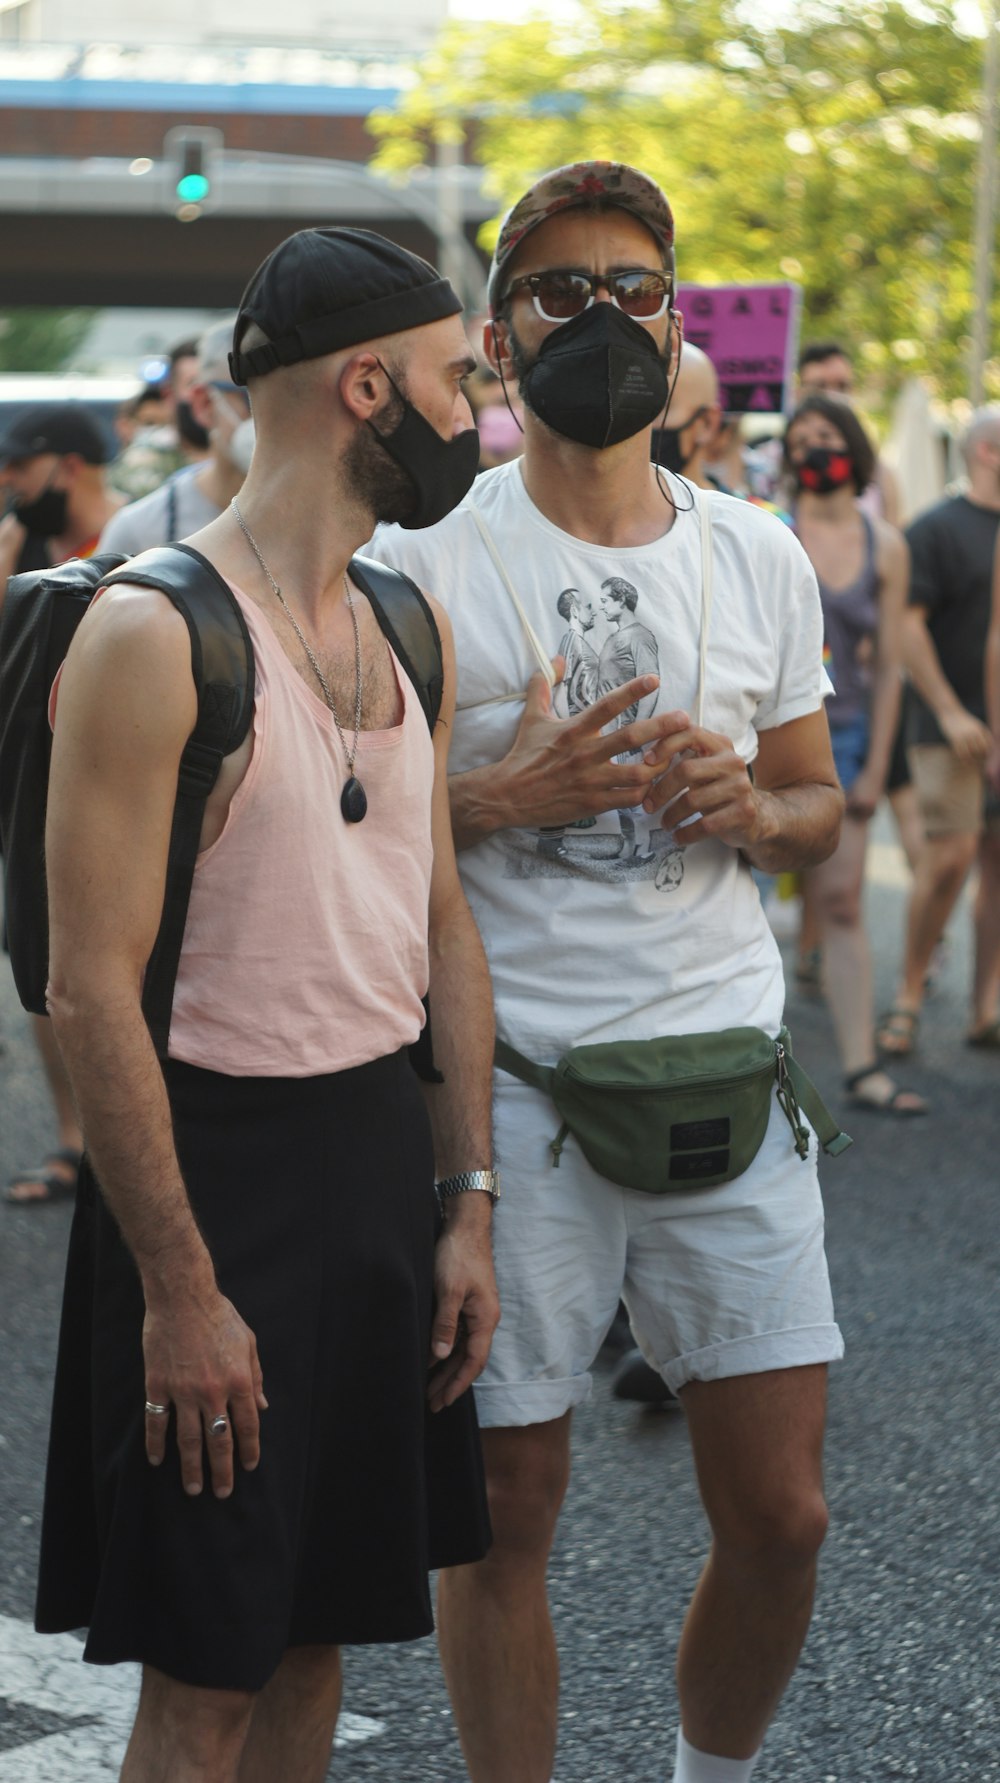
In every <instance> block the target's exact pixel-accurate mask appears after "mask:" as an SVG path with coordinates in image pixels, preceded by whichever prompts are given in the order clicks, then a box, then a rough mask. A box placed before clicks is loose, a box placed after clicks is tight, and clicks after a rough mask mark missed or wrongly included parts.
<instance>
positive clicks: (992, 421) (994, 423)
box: [962, 403, 1000, 470]
mask: <svg viewBox="0 0 1000 1783" xmlns="http://www.w3.org/2000/svg"><path fill="white" fill-rule="evenodd" d="M982 445H987V446H1000V403H991V404H990V405H989V406H988V407H987V408H982V409H977V410H976V412H975V414H974V415H973V417H972V420H971V421H970V422H969V425H968V427H967V428H966V430H965V433H964V435H963V437H962V456H963V458H964V459H965V462H966V464H967V465H968V467H969V469H970V470H971V469H972V464H973V460H974V459H975V458H977V457H978V456H979V448H980V446H982Z"/></svg>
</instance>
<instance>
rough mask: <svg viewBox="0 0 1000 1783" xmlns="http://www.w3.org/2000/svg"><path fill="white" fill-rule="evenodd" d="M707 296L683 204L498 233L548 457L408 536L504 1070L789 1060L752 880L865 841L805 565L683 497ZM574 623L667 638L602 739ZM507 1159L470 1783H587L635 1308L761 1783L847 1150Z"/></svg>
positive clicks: (574, 205) (746, 1747) (656, 199)
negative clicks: (595, 1469) (574, 1656)
mask: <svg viewBox="0 0 1000 1783" xmlns="http://www.w3.org/2000/svg"><path fill="white" fill-rule="evenodd" d="M673 290H674V257H673V224H672V218H671V213H670V208H669V206H668V204H667V201H666V199H665V197H664V195H663V193H662V192H661V191H660V190H659V188H658V187H657V186H656V185H654V184H653V182H652V181H651V180H649V179H648V178H647V177H646V176H645V175H643V174H641V173H639V172H637V171H636V170H635V169H633V168H628V167H624V166H621V165H619V164H609V163H599V162H598V163H594V162H591V163H585V164H581V165H577V166H574V167H570V168H560V169H557V170H556V171H555V172H554V173H550V174H548V175H546V176H545V177H544V178H543V179H541V180H540V181H539V182H538V183H537V184H536V185H535V186H534V187H532V189H531V190H530V191H529V192H528V193H526V194H525V196H524V197H523V198H522V199H521V200H520V201H519V203H518V204H517V205H515V207H514V209H513V211H512V212H511V213H510V214H509V216H508V217H507V218H506V220H505V222H504V224H503V226H502V228H501V232H500V236H499V240H498V245H497V251H496V255H495V257H494V262H493V267H492V269H491V274H490V285H489V297H490V306H491V313H492V322H491V324H490V325H489V326H488V327H487V330H486V345H487V351H488V353H489V354H490V357H491V359H492V361H493V363H494V365H495V366H496V368H497V369H498V371H499V372H500V373H501V374H502V375H503V377H504V379H505V381H507V382H510V381H512V380H515V379H516V380H517V383H518V387H519V390H520V394H521V398H522V400H523V403H524V408H525V421H524V427H525V451H524V456H523V458H522V459H520V460H518V461H516V462H514V463H511V464H505V465H501V466H499V467H498V468H497V469H495V470H491V471H488V472H486V473H485V474H484V475H482V476H480V477H479V478H478V479H477V481H476V483H475V485H474V486H473V488H472V490H471V491H470V493H469V495H468V496H467V497H466V500H465V501H464V502H463V503H462V504H461V506H460V507H458V508H457V509H456V510H455V511H454V512H453V513H452V514H451V515H450V516H449V517H448V518H447V519H446V520H443V521H442V522H441V523H440V524H439V525H438V526H436V527H434V528H432V529H430V530H429V531H426V532H423V533H413V532H403V531H400V530H398V529H396V528H391V529H388V530H387V531H385V532H383V533H380V535H379V537H378V541H377V546H376V551H377V554H378V555H379V556H381V557H382V558H383V559H385V560H386V561H388V562H390V563H396V564H398V565H400V566H401V567H403V568H405V569H406V570H407V571H409V573H410V574H411V575H413V576H415V577H416V578H417V579H418V580H419V581H420V582H422V583H423V584H424V586H425V587H426V588H428V589H430V590H432V591H434V593H436V594H437V595H439V596H440V597H441V598H442V599H443V600H444V601H445V603H446V605H447V607H448V610H449V614H450V617H451V620H452V624H453V626H454V629H455V638H456V647H457V657H458V706H457V711H456V717H455V730H454V737H453V741H452V749H451V776H452V778H451V796H452V820H453V826H454V830H455V834H456V838H457V841H458V844H459V847H460V848H461V850H462V854H461V856H460V860H461V868H462V877H463V881H464V884H465V888H466V891H467V893H468V896H469V900H470V903H471V905H472V908H473V912H474V914H475V916H476V918H477V920H478V922H479V925H480V928H481V931H482V934H483V937H484V940H485V943H486V949H487V954H488V957H489V960H490V965H491V970H492V974H493V982H494V989H495V996H496V1007H497V1028H498V1033H499V1035H500V1036H501V1037H502V1039H503V1040H505V1041H506V1042H507V1043H508V1044H509V1045H511V1046H513V1047H515V1048H516V1049H518V1051H519V1052H520V1053H521V1054H522V1055H523V1056H526V1057H527V1058H528V1059H530V1060H533V1061H536V1062H539V1063H541V1064H543V1065H549V1066H551V1065H553V1064H554V1063H555V1062H556V1061H557V1060H558V1059H559V1058H560V1056H561V1055H563V1054H565V1052H566V1051H567V1050H568V1049H569V1048H571V1047H574V1046H577V1045H580V1044H581V1043H589V1042H600V1041H613V1040H620V1039H627V1040H645V1039H650V1038H652V1037H655V1036H663V1035H671V1034H694V1033H707V1032H712V1031H717V1030H722V1029H726V1028H731V1027H736V1026H754V1027H757V1028H758V1029H762V1030H764V1031H765V1032H766V1033H767V1034H768V1035H770V1036H776V1035H777V1033H778V1031H779V1028H780V1025H781V1019H782V1008H783V1003H784V987H783V983H782V973H781V962H780V958H779V955H778V951H777V948H776V946H775V943H774V940H773V938H772V936H771V934H770V931H769V929H768V926H767V923H766V921H765V920H764V917H763V914H762V912H761V908H760V901H759V898H758V895H757V890H756V887H755V885H754V881H753V877H752V874H751V870H750V869H751V866H757V867H760V868H762V869H763V870H764V871H767V872H774V871H778V870H782V869H786V868H788V869H791V868H796V867H800V866H806V865H812V864H813V863H814V862H816V861H820V860H824V859H825V858H826V857H827V856H828V855H829V854H830V853H831V851H832V849H833V848H834V846H835V844H836V839H837V835H838V831H839V825H840V817H841V811H842V804H843V801H842V797H841V794H840V791H839V788H838V784H837V777H836V773H835V771H834V767H833V760H832V756H831V753H830V744H829V733H828V729H827V723H826V717H825V714H824V711H823V700H824V697H825V694H826V692H827V691H828V686H829V684H828V683H827V681H826V678H825V675H824V672H823V668H822V662H821V646H822V621H821V615H820V607H819V600H818V595H817V589H816V583H815V578H814V576H813V572H812V570H811V568H810V565H809V563H808V561H807V559H806V557H805V555H804V553H803V552H802V550H801V548H800V546H799V544H798V541H797V540H796V539H795V538H794V536H793V535H792V533H791V532H790V531H789V530H788V528H787V527H785V526H783V525H782V524H781V523H780V521H778V520H776V519H774V518H773V517H772V516H771V515H769V514H766V513H764V512H762V511H761V510H759V509H757V508H754V507H752V506H750V505H748V504H746V503H743V502H739V501H735V500H733V499H732V498H731V497H729V496H726V495H722V494H709V495H707V496H700V495H699V493H698V492H697V490H696V489H695V488H694V487H693V485H692V484H690V483H688V482H686V481H683V480H681V479H680V478H676V477H673V476H670V475H669V474H667V473H664V472H662V471H661V472H659V473H658V472H657V470H656V468H655V467H654V466H653V465H651V464H650V434H651V428H652V425H653V423H654V422H655V421H656V420H658V419H659V417H660V416H661V415H662V413H663V410H664V407H665V403H666V400H667V397H668V392H669V377H670V374H671V371H672V370H673V369H675V367H676V363H677V352H678V350H679V346H680V327H681V323H680V317H679V316H678V315H677V313H676V312H675V311H674V308H673ZM703 501H705V502H707V514H708V518H709V520H710V533H709V538H710V552H711V559H710V560H711V567H712V570H713V582H714V594H713V599H712V602H711V606H710V610H709V604H708V602H707V599H706V584H705V581H704V569H705V557H704V555H703V535H702V526H701V523H700V516H701V503H702V502H703ZM626 589H627V590H628V598H627V599H624V598H622V599H619V598H618V597H619V596H624V591H625V590H626ZM566 590H575V591H577V593H578V596H579V598H580V599H581V600H584V601H587V602H589V603H590V609H589V610H590V612H591V613H592V614H593V616H594V622H593V624H592V625H591V626H590V627H589V629H588V631H587V643H588V645H589V648H590V650H591V652H592V653H593V655H594V656H596V657H597V659H598V663H599V665H600V664H601V663H605V664H607V663H609V662H610V661H611V659H612V657H613V655H614V640H615V638H616V632H615V630H614V627H613V625H612V624H611V623H610V621H611V619H612V617H613V616H617V617H619V619H620V621H621V623H622V626H623V628H624V635H625V637H626V640H627V638H628V635H629V629H628V628H630V627H634V628H641V633H642V638H641V641H642V650H641V652H640V653H637V654H636V656H635V660H634V669H638V670H640V673H639V674H638V676H635V675H634V670H633V678H630V679H628V680H626V681H625V683H624V685H619V684H617V683H618V677H617V675H616V676H611V675H610V674H609V675H608V676H607V677H605V679H606V681H607V683H608V684H609V691H606V692H605V693H604V694H603V695H600V694H599V689H598V687H596V686H595V688H594V691H593V693H592V695H591V698H592V699H593V700H594V701H595V703H594V704H592V705H591V707H590V709H589V710H585V711H583V712H575V713H574V712H573V711H572V710H571V709H570V710H568V709H567V701H566V697H565V690H564V689H563V688H562V687H561V686H559V685H556V686H555V687H554V688H553V687H552V685H551V683H552V681H553V679H554V680H555V681H556V683H558V682H559V680H560V676H561V675H562V672H563V663H562V662H561V661H560V660H558V659H557V661H556V664H555V675H554V676H553V672H552V669H551V668H550V658H551V656H552V654H553V652H554V651H555V650H556V647H557V645H558V644H559V642H560V640H561V639H562V638H563V637H564V635H565V622H566V607H567V602H566V600H565V598H564V596H565V592H566ZM612 597H614V598H612ZM612 608H614V615H612V612H611V609H612ZM706 623H707V633H706V644H707V648H706V650H705V652H704V663H703V672H702V667H701V666H700V663H701V653H700V648H699V646H700V640H701V636H702V630H703V626H705V625H706ZM622 635H623V633H622V632H618V633H617V637H618V638H619V639H621V637H622ZM609 640H610V641H611V650H610V651H608V649H607V646H608V644H609ZM654 653H655V654H654ZM640 656H641V661H640ZM651 661H655V663H656V665H657V672H656V674H655V675H654V674H651V673H650V672H649V671H650V663H651ZM654 700H655V704H654ZM751 763H753V775H752V776H751V774H750V772H749V766H750V764H751ZM553 832H555V833H556V834H557V836H558V845H557V846H553V840H552V839H553ZM630 832H631V833H630ZM496 1123H497V1141H498V1150H499V1152H500V1155H501V1158H502V1162H503V1167H504V1171H505V1181H506V1184H507V1185H508V1189H507V1198H506V1200H505V1202H504V1203H502V1204H501V1207H500V1209H499V1210H498V1216H497V1219H496V1222H495V1246H496V1264H497V1274H498V1280H499V1285H500V1291H501V1301H502V1305H503V1316H502V1322H501V1326H500V1329H499V1331H498V1333H497V1338H496V1341H495V1343H494V1349H493V1355H492V1358H491V1361H490V1364H489V1366H488V1368H487V1370H486V1372H485V1373H484V1374H483V1376H482V1380H481V1388H480V1390H479V1391H478V1394H477V1403H478V1407H479V1413H480V1419H481V1422H482V1424H483V1425H484V1426H485V1427H486V1428H485V1432H484V1435H485V1446H486V1456H487V1468H488V1472H489V1475H490V1484H491V1501H490V1502H491V1514H492V1519H493V1529H494V1547H493V1549H492V1551H491V1553H490V1555H489V1556H488V1557H487V1559H486V1560H484V1561H483V1562H482V1563H481V1564H478V1565H476V1566H470V1567H466V1568H463V1569H461V1570H456V1571H455V1572H452V1573H448V1574H446V1575H444V1576H443V1577H442V1580H441V1590H440V1597H439V1610H440V1627H441V1646H442V1654H443V1659H444V1665H445V1669H446V1672H447V1677H448V1683H449V1687H450V1690H451V1694H452V1700H453V1702H454V1705H455V1712H456V1716H457V1720H458V1725H459V1730H460V1733H461V1738H462V1745H463V1749H464V1752H465V1756H466V1760H467V1763H468V1766H469V1772H470V1776H471V1777H472V1778H473V1780H474V1783H549V1779H550V1777H551V1776H552V1767H553V1759H554V1753H555V1743H556V1695H557V1660H556V1654H555V1647H554V1642H553V1637H552V1630H551V1625H550V1621H549V1616H548V1610H547V1604H546V1593H545V1574H546V1565H547V1560H548V1554H549V1549H550V1546H551V1542H552V1538H553V1535H554V1531H555V1527H556V1520H557V1517H558V1513H559V1508H560V1505H561V1502H562V1498H563V1494H564V1491H565V1487H566V1482H567V1476H568V1471H569V1426H570V1414H571V1409H572V1407H573V1406H574V1405H577V1404H579V1403H580V1402H581V1401H582V1400H583V1399H585V1398H586V1397H587V1395H588V1394H589V1392H590V1384H591V1383H590V1374H589V1369H590V1366H591V1364H592V1361H593V1358H594V1356H595V1354H596V1352H597V1350H598V1348H599V1346H600V1343H601V1340H602V1338H603V1336H604V1333H605V1331H606V1330H607V1327H608V1325H609V1324H610V1322H611V1319H612V1317H613V1315H614V1312H615V1308H616V1306H617V1303H618V1299H619V1295H620V1294H622V1295H623V1296H624V1299H625V1301H626V1303H627V1305H628V1309H629V1313H630V1316H631V1319H632V1322H633V1326H634V1328H635V1331H636V1334H637V1336H638V1338H639V1341H640V1342H641V1344H642V1347H643V1351H644V1353H645V1355H646V1356H647V1358H648V1360H649V1361H650V1362H651V1363H653V1364H654V1365H655V1366H656V1367H657V1368H658V1369H659V1370H660V1371H661V1373H662V1374H663V1376H664V1378H665V1379H666V1380H667V1382H668V1383H669V1385H670V1386H671V1387H672V1388H673V1389H674V1390H675V1391H677V1392H679V1393H680V1395H681V1399H682V1402H683V1405H684V1409H685V1411H686V1413H687V1416H688V1421H689V1425H690V1431H691V1439H692V1444H693V1448H694V1453H695V1459H696V1463H697V1469H698V1478H699V1484H700V1488H701V1493H702V1498H703V1501H704V1505H705V1510H706V1514H707V1516H708V1519H709V1522H710V1525H711V1529H712V1536H713V1542H712V1550H711V1556H710V1558H709V1560H708V1563H707V1565H706V1568H705V1571H704V1573H703V1575H702V1579H701V1582H700V1583H699V1586H698V1589H697V1592H696V1594H695V1598H694V1602H693V1605H692V1608H691V1611H690V1613H689V1615H688V1619H687V1622H686V1624H685V1628H684V1632H683V1636H682V1639H681V1646H680V1658H679V1664H678V1682H679V1691H680V1701H681V1717H682V1732H681V1733H680V1734H679V1735H678V1747H677V1760H676V1769H675V1771H674V1779H675V1783H709V1780H711V1783H718V1780H719V1779H723V1778H724V1779H725V1780H726V1783H746V1780H747V1779H748V1778H749V1777H750V1774H751V1771H752V1769H753V1764H754V1761H755V1757H756V1754H757V1752H758V1750H759V1748H760V1745H761V1741H762V1739H763V1735H764V1732H765V1729H766V1727H767V1725H768V1722H769V1721H770V1719H771V1716H772V1715H773V1713H774V1710H775V1708H776V1706H777V1703H778V1701H779V1699H780V1697H781V1693H782V1690H783V1689H784V1686H785V1684H786V1682H787V1680H788V1677H789V1676H790V1674H791V1672H792V1670H793V1668H794V1666H795V1663H796V1659H797V1656H798V1652H799V1649H800V1646H801V1643H802V1641H803V1639H804V1636H805V1633H806V1628H807V1625H808V1622H809V1617H810V1610H811V1603H812V1595H813V1583H814V1576H815V1561H816V1554H817V1550H818V1549H819V1546H820V1544H821V1542H822V1539H823V1535H824V1532H825V1528H826V1508H825V1505H824V1501H823V1492H822V1482H821V1473H820V1454H821V1448H822V1437H823V1424H824V1405H825V1389H826V1366H827V1364H828V1363H829V1362H830V1361H831V1360H833V1359H834V1358H836V1357H838V1356H839V1355H840V1354H841V1353H842V1340H841V1337H840V1333H839V1331H838V1328H837V1326H836V1324H835V1322H834V1315H833V1308H832V1303H831V1296H830V1289H829V1281H828V1277H827V1270H826V1262H825V1258H824V1253H823V1214H822V1205H821V1201H820V1195H819V1185H818V1181H817V1176H816V1170H815V1157H814V1153H813V1150H812V1148H811V1150H810V1156H809V1158H808V1159H807V1160H806V1161H803V1160H802V1159H801V1158H799V1157H798V1156H796V1153H795V1150H794V1148H793V1143H792V1138H791V1135H790V1132H789V1128H788V1125H787V1124H786V1121H785V1119H784V1117H783V1116H782V1114H781V1113H780V1111H779V1109H778V1107H777V1104H776V1101H775V1103H774V1105H773V1106H772V1111H771V1119H770V1122H769V1125H768V1128H767V1132H766V1135H765V1138H764V1141H763V1143H762V1145H761V1148H760V1151H759V1152H758V1153H757V1155H756V1157H755V1159H754V1161H753V1162H752V1164H751V1165H750V1167H749V1168H748V1169H747V1170H746V1171H745V1172H744V1173H743V1174H741V1175H739V1176H737V1177H736V1178H735V1179H734V1180H732V1181H730V1182H728V1183H725V1184H723V1185H722V1186H720V1187H715V1188H710V1189H707V1190H705V1189H703V1190H701V1191H700V1192H687V1191H685V1192H683V1193H670V1194H664V1195H659V1194H657V1195H653V1194H647V1193H643V1192H641V1191H639V1190H635V1189H628V1188H621V1187H618V1186H616V1185H615V1184H613V1183H611V1182H609V1181H608V1180H606V1179H605V1178H603V1177H601V1176H599V1175H598V1174H597V1172H596V1171H595V1170H594V1169H593V1168H592V1167H591V1166H590V1164H589V1163H588V1162H587V1160H586V1158H585V1157H584V1156H583V1154H582V1152H581V1150H580V1148H579V1146H578V1145H577V1143H576V1141H575V1140H574V1139H573V1137H572V1136H570V1138H569V1139H567V1140H566V1141H565V1143H564V1145H563V1146H562V1150H561V1158H560V1159H559V1165H560V1167H559V1169H558V1170H556V1169H554V1168H553V1161H554V1156H555V1155H557V1154H558V1148H556V1152H555V1153H554V1152H553V1149H552V1146H551V1141H552V1139H553V1137H554V1135H555V1133H556V1130H557V1128H558V1127H559V1124H560V1123H559V1117H558V1116H557V1114H556V1112H555V1109H554V1108H553V1105H552V1103H551V1102H550V1101H549V1099H548V1098H547V1096H545V1095H544V1094H542V1093H541V1091H539V1090H538V1089H536V1088H532V1087H530V1086H529V1085H528V1084H527V1083H525V1082H522V1081H520V1080H519V1079H518V1078H517V1077H514V1076H511V1075H509V1074H508V1073H507V1072H504V1071H498V1073H497V1078H496ZM645 1508H646V1509H647V1510H648V1509H649V1507H648V1506H647V1507H645Z"/></svg>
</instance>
